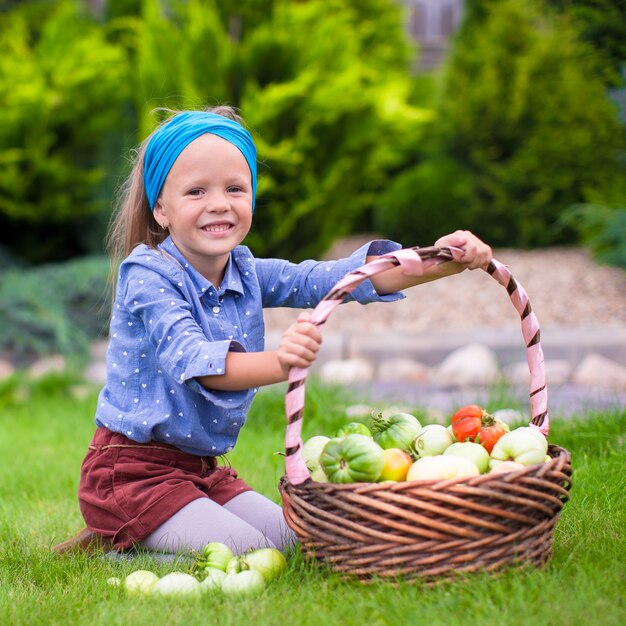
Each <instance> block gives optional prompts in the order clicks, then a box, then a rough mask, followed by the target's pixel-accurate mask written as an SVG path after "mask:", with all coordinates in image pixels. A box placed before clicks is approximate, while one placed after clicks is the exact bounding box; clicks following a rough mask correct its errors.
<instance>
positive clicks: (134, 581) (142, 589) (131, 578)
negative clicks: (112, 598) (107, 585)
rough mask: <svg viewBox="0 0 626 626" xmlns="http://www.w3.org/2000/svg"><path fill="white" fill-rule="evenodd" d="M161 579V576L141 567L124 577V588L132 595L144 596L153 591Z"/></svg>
mask: <svg viewBox="0 0 626 626" xmlns="http://www.w3.org/2000/svg"><path fill="white" fill-rule="evenodd" d="M158 581H159V577H158V576H157V575H156V574H155V573H154V572H149V571H148V570H145V569H139V570H137V571H135V572H133V573H132V574H129V575H128V576H126V578H125V579H124V589H126V593H127V594H128V595H131V596H135V595H137V596H143V595H147V594H149V593H152V589H153V587H154V586H155V585H156V584H157V582H158Z"/></svg>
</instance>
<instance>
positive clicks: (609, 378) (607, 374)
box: [572, 353, 626, 389]
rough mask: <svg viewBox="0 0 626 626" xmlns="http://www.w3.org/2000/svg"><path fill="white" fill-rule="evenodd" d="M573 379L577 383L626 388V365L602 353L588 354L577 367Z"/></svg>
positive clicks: (590, 385)
mask: <svg viewBox="0 0 626 626" xmlns="http://www.w3.org/2000/svg"><path fill="white" fill-rule="evenodd" d="M572 380H573V382H574V383H575V384H577V385H586V386H589V387H607V388H612V389H626V367H624V366H623V365H621V364H620V363H617V362H615V361H612V360H611V359H607V358H606V357H604V356H602V355H601V354H595V353H592V354H588V355H587V356H586V357H585V358H584V359H583V360H582V361H581V362H580V363H579V365H578V366H577V367H576V369H575V370H574V374H573V376H572Z"/></svg>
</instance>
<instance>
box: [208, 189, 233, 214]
mask: <svg viewBox="0 0 626 626" xmlns="http://www.w3.org/2000/svg"><path fill="white" fill-rule="evenodd" d="M207 200H208V202H207V206H206V208H207V210H208V211H214V212H219V213H221V212H224V211H229V210H230V208H231V207H230V201H229V199H228V198H227V197H226V195H225V194H223V193H214V194H211V195H210V196H209V197H208V198H207Z"/></svg>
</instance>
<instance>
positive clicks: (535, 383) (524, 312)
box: [285, 246, 550, 485]
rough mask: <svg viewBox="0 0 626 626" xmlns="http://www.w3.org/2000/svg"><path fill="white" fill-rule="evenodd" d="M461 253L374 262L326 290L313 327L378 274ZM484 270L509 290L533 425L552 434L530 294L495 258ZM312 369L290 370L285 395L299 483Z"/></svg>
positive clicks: (392, 255)
mask: <svg viewBox="0 0 626 626" xmlns="http://www.w3.org/2000/svg"><path fill="white" fill-rule="evenodd" d="M462 254H463V251H462V250H460V249H459V248H454V247H441V248H438V247H434V246H431V247H427V248H419V247H414V248H404V249H402V250H397V251H395V252H389V253H387V254H384V255H382V256H380V257H378V258H377V259H375V260H374V261H371V262H369V263H366V264H365V265H362V266H361V267H359V268H357V269H355V270H353V271H351V272H349V273H348V274H346V275H345V276H344V277H343V278H342V279H341V280H340V281H339V282H337V283H336V285H335V286H334V287H333V288H332V289H331V290H330V291H329V292H328V294H327V295H326V296H325V297H324V299H323V300H321V302H320V303H319V304H318V305H317V306H316V307H315V309H314V310H313V312H312V314H311V323H313V324H315V325H316V326H321V325H323V324H324V323H325V322H326V320H327V319H328V317H329V316H330V314H331V313H332V312H333V311H334V310H335V308H336V307H337V306H338V305H339V304H341V303H342V302H343V301H344V300H345V299H346V297H347V296H348V295H349V294H350V293H351V292H352V291H353V290H354V289H355V288H356V287H358V286H359V285H360V284H361V283H362V282H363V281H365V280H367V279H368V278H370V277H371V276H374V275H375V274H380V273H381V272H384V271H386V270H389V269H392V268H394V267H398V266H400V267H401V268H402V269H403V272H404V273H405V274H408V275H411V276H420V275H422V274H423V273H424V272H425V271H426V270H427V269H428V268H429V267H432V266H433V265H439V264H441V263H446V262H448V261H453V260H458V259H459V258H460V257H461V255H462ZM485 271H486V272H487V273H488V274H490V275H491V276H492V277H493V278H494V279H495V280H497V281H498V282H499V283H500V284H501V285H502V286H503V287H504V288H505V289H506V290H507V292H508V294H509V297H510V298H511V301H512V303H513V306H514V307H515V308H516V309H517V312H518V313H519V315H520V318H521V322H522V335H523V338H524V342H525V344H526V356H527V360H528V369H529V371H530V394H529V395H530V413H531V422H530V426H532V427H534V428H537V429H538V430H539V431H540V432H541V433H543V435H545V436H546V437H547V436H548V432H549V430H550V420H549V417H548V392H547V388H546V381H545V367H544V359H543V349H542V347H541V343H540V334H539V323H538V322H537V318H536V317H535V314H534V312H533V310H532V308H531V306H530V302H529V300H528V295H527V294H526V291H525V290H524V289H523V287H522V286H521V285H520V284H519V283H518V282H517V281H516V280H515V279H514V278H513V276H512V275H511V272H510V271H509V269H508V268H507V267H506V266H505V265H503V264H502V263H500V262H498V261H496V260H495V259H493V260H492V261H491V262H490V263H489V265H488V267H487V268H486V269H485ZM308 371H309V370H308V368H299V367H292V368H291V369H290V370H289V378H288V388H287V394H286V396H285V410H286V415H287V431H286V435H285V451H286V456H285V466H286V473H287V478H288V479H289V481H290V482H291V483H293V484H295V485H297V484H300V483H302V482H304V481H305V480H307V479H308V478H310V473H309V470H308V469H307V467H306V464H305V463H304V461H303V460H302V453H301V448H302V439H301V432H302V419H303V414H304V397H305V387H306V384H305V383H306V377H307V375H308Z"/></svg>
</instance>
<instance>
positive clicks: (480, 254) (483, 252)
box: [435, 230, 493, 270]
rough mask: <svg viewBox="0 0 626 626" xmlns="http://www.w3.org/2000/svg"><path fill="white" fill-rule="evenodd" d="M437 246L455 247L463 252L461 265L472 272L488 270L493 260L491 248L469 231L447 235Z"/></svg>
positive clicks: (436, 243)
mask: <svg viewBox="0 0 626 626" xmlns="http://www.w3.org/2000/svg"><path fill="white" fill-rule="evenodd" d="M435 246H437V247H442V246H453V247H455V248H460V249H461V250H463V256H462V257H461V258H460V259H459V263H460V264H461V265H463V266H464V267H466V268H468V269H470V270H475V269H478V268H483V269H486V268H487V266H488V265H489V263H490V262H491V259H492V258H493V257H492V253H491V248H490V247H489V246H488V245H487V244H486V243H485V242H483V241H481V240H480V239H479V238H478V237H476V235H474V234H473V233H471V232H470V231H469V230H457V231H455V232H453V233H450V234H449V235H445V236H444V237H441V238H439V239H438V240H437V241H436V242H435Z"/></svg>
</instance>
